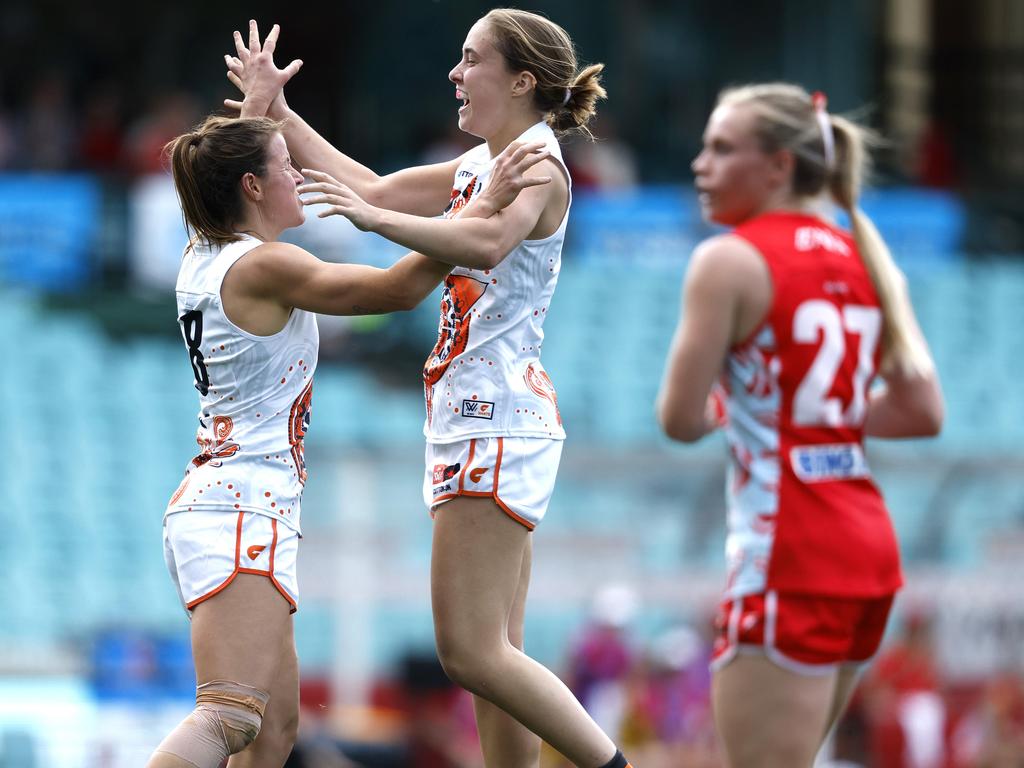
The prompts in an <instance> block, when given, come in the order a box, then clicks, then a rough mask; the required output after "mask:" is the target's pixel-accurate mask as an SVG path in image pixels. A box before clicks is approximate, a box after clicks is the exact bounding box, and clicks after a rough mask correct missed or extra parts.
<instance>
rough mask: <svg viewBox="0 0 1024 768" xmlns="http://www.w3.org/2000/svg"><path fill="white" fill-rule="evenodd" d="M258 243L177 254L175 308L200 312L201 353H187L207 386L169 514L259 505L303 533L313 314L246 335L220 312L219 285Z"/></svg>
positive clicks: (299, 315) (294, 316)
mask: <svg viewBox="0 0 1024 768" xmlns="http://www.w3.org/2000/svg"><path fill="white" fill-rule="evenodd" d="M257 245H259V241H255V240H253V239H251V238H247V239H246V240H243V241H242V242H237V243H232V244H229V245H228V246H225V247H223V248H219V249H218V248H208V247H207V248H198V249H197V252H196V254H195V256H194V257H193V258H190V257H189V253H188V252H186V255H185V257H184V258H183V260H182V267H181V273H180V274H179V278H178V289H177V297H178V305H179V314H182V313H183V312H185V311H188V312H192V313H195V312H200V313H201V314H202V319H201V328H202V330H201V333H202V336H203V343H202V345H201V347H200V348H199V350H200V353H201V354H200V355H199V357H198V359H197V357H196V355H195V353H194V351H193V353H192V362H193V371H195V370H196V368H197V367H198V366H200V365H201V366H202V367H203V369H204V371H203V373H204V374H205V376H206V377H207V378H208V381H209V387H208V391H207V394H206V395H202V394H200V398H199V399H200V410H199V428H198V430H197V434H196V442H197V443H198V445H199V452H198V454H197V455H196V456H195V457H194V458H193V459H192V460H191V461H190V462H189V464H188V466H187V467H186V474H185V477H184V479H183V480H182V481H181V483H180V485H179V486H178V489H177V490H176V491H175V492H174V494H173V495H172V497H171V500H170V502H169V504H168V508H167V513H168V514H170V513H176V512H183V511H189V510H206V511H210V510H225V511H245V512H256V513H260V514H264V515H268V516H271V517H274V518H276V519H279V520H281V521H282V522H283V523H284V524H286V525H288V526H290V527H291V528H293V529H295V530H300V527H299V522H300V521H299V517H300V502H301V497H302V491H303V487H304V485H305V482H306V478H307V471H306V462H305V455H304V447H303V446H304V438H305V436H306V433H307V431H308V430H309V427H310V424H311V421H312V400H313V377H314V373H315V370H316V361H317V350H318V347H319V335H318V332H317V327H316V319H315V316H314V315H313V314H312V313H308V312H303V311H302V310H298V309H296V310H293V312H292V314H291V317H290V318H289V320H288V322H287V323H286V325H285V327H284V328H283V329H282V330H281V331H280V332H278V333H277V334H274V335H272V336H264V337H257V336H252V335H250V334H247V333H246V332H244V331H242V330H241V329H239V328H237V327H236V326H234V325H233V324H232V323H231V322H230V321H229V320H228V319H227V317H226V315H225V314H224V312H223V309H222V307H221V305H220V283H221V281H222V280H223V276H224V274H225V273H226V272H227V269H228V268H229V267H230V266H231V265H232V264H234V263H235V262H236V261H237V260H238V259H239V258H241V257H242V256H244V255H245V253H247V252H248V251H249V250H251V249H252V248H253V247H256V246H257ZM192 318H193V319H194V314H193V315H192ZM194 325H195V324H194V323H193V326H194ZM191 330H192V332H193V334H194V333H195V329H194V327H193V328H192V329H191ZM188 360H189V359H188V358H186V359H185V360H184V361H183V362H184V363H186V364H187V362H188ZM186 370H187V369H186Z"/></svg>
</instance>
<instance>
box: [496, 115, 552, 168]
mask: <svg viewBox="0 0 1024 768" xmlns="http://www.w3.org/2000/svg"><path fill="white" fill-rule="evenodd" d="M542 118H543V115H541V114H540V113H538V112H536V111H534V110H530V111H529V112H523V113H521V114H518V115H516V116H515V117H513V118H511V119H510V120H508V121H507V122H505V123H504V124H503V125H502V127H501V130H500V131H498V132H497V133H495V135H493V136H488V137H486V141H487V149H488V151H489V152H490V153H491V157H497V156H498V155H500V154H501V153H502V152H503V151H504V150H505V147H507V146H508V145H509V144H511V143H512V142H513V141H515V140H516V139H518V138H519V137H520V136H522V135H523V134H524V133H526V131H527V129H528V128H530V127H532V126H534V125H536V124H537V123H538V122H540V121H541V119H542Z"/></svg>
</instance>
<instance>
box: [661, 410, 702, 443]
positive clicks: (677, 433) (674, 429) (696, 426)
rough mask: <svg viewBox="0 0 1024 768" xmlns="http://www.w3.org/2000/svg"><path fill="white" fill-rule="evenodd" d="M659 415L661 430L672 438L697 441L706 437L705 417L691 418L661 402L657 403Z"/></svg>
mask: <svg viewBox="0 0 1024 768" xmlns="http://www.w3.org/2000/svg"><path fill="white" fill-rule="evenodd" d="M657 417H658V424H659V425H660V426H661V431H662V432H664V433H665V436H666V437H668V438H669V439H671V440H676V441H678V442H680V443H695V442H697V441H698V440H700V439H701V438H702V437H704V432H705V430H704V421H703V418H701V419H693V418H689V417H688V416H687V414H685V413H683V412H681V411H680V410H679V409H670V408H668V407H666V406H665V404H664V403H661V402H659V403H658V405H657Z"/></svg>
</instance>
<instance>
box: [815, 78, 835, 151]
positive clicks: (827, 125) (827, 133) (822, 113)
mask: <svg viewBox="0 0 1024 768" xmlns="http://www.w3.org/2000/svg"><path fill="white" fill-rule="evenodd" d="M811 106H812V107H814V117H815V118H816V119H817V121H818V127H819V128H820V129H821V141H822V143H823V144H824V145H825V169H826V170H829V171H831V170H832V169H833V168H835V165H836V139H835V134H833V132H832V120H831V119H830V118H829V115H828V97H827V96H825V94H824V93H822V92H821V91H815V92H814V93H812V94H811Z"/></svg>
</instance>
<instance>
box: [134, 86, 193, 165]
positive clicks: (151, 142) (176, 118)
mask: <svg viewBox="0 0 1024 768" xmlns="http://www.w3.org/2000/svg"><path fill="white" fill-rule="evenodd" d="M154 105H155V106H154V107H153V108H152V109H151V111H150V112H148V113H147V114H145V115H143V117H142V118H141V119H140V120H138V121H137V122H136V123H135V124H134V125H133V126H132V127H131V128H130V129H129V131H128V139H127V150H128V169H129V170H130V171H131V172H132V173H136V174H147V173H162V172H163V171H164V166H163V149H164V145H165V144H167V142H168V141H170V140H171V139H173V138H174V137H175V136H179V135H181V134H182V133H185V132H186V131H188V130H189V129H191V128H192V126H193V125H195V123H196V122H197V121H198V119H199V110H198V108H197V107H196V103H195V99H194V98H193V97H192V96H191V94H188V93H186V92H184V91H173V92H171V93H166V94H163V95H160V96H158V97H157V98H156V99H155V100H154Z"/></svg>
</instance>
